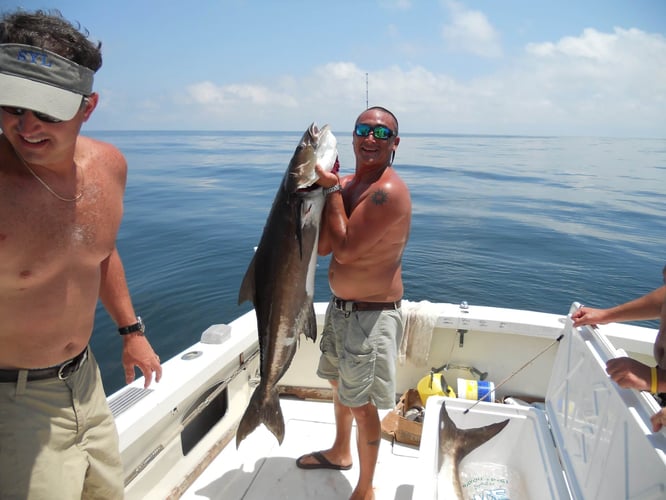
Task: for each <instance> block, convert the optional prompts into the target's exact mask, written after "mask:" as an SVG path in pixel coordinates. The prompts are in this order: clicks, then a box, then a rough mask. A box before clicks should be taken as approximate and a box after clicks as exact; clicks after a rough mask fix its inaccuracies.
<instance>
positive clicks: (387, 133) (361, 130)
mask: <svg viewBox="0 0 666 500" xmlns="http://www.w3.org/2000/svg"><path fill="white" fill-rule="evenodd" d="M370 132H372V135H373V137H374V138H375V139H381V140H383V141H386V140H388V138H389V137H393V135H394V134H393V130H391V129H390V128H388V127H387V126H386V125H374V126H373V125H368V124H367V123H357V124H356V127H355V128H354V135H356V136H358V137H368V136H369V135H370Z"/></svg>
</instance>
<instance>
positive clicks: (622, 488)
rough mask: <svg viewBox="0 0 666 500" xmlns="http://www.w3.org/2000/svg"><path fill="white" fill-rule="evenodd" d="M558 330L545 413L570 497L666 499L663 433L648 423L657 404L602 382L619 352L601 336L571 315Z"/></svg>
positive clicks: (665, 439) (606, 380)
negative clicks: (577, 324)
mask: <svg viewBox="0 0 666 500" xmlns="http://www.w3.org/2000/svg"><path fill="white" fill-rule="evenodd" d="M577 307H578V304H576V303H574V304H573V305H572V308H571V311H570V312H572V311H573V310H575V309H576V308H577ZM563 333H564V337H563V339H562V340H561V341H560V346H559V348H558V352H557V355H556V357H555V364H554V366H553V372H552V374H551V378H550V382H549V386H548V392H547V394H546V413H547V414H548V419H549V421H550V425H551V428H552V433H553V437H554V439H555V444H556V446H557V448H558V454H559V455H560V459H561V460H562V464H563V466H564V472H565V475H566V477H567V481H568V482H569V487H570V488H571V493H572V495H573V497H574V498H576V499H583V498H641V499H643V498H645V499H647V498H655V499H656V498H660V499H663V498H665V497H666V431H665V430H664V429H662V430H661V431H660V432H657V433H653V432H652V425H651V423H650V416H651V415H652V414H654V413H655V412H657V411H659V405H657V403H656V401H655V400H654V398H653V397H652V396H651V395H650V394H647V393H643V392H640V391H636V390H632V389H622V388H620V387H619V386H618V385H617V384H615V383H614V382H613V381H612V380H611V379H610V377H608V375H607V374H606V361H607V360H609V359H611V358H615V357H618V356H623V355H625V353H624V352H622V351H618V350H616V349H615V348H614V347H613V345H612V344H611V343H610V341H609V340H608V339H607V338H606V337H605V336H604V335H603V334H602V333H601V332H599V331H598V330H596V329H594V328H591V327H581V328H574V327H573V323H572V320H571V317H570V315H569V317H568V318H567V321H566V324H565V327H564V330H563Z"/></svg>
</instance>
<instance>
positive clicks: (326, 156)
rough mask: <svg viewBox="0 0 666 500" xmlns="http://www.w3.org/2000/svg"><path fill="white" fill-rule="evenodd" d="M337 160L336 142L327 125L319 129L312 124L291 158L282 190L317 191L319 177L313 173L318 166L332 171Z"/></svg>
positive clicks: (291, 191) (292, 191)
mask: <svg viewBox="0 0 666 500" xmlns="http://www.w3.org/2000/svg"><path fill="white" fill-rule="evenodd" d="M337 158H338V141H337V139H336V138H335V136H334V135H333V132H331V128H330V127H329V126H328V125H324V126H323V127H321V128H318V127H317V124H316V122H313V123H312V124H311V125H310V126H309V127H308V129H307V130H306V131H305V133H304V134H303V137H301V140H300V141H299V143H298V145H297V146H296V150H295V151H294V155H293V156H292V157H291V161H290V162H289V167H288V168H287V174H286V175H285V178H284V188H285V190H286V191H287V192H288V193H295V192H297V191H308V190H314V189H317V188H318V187H319V186H317V185H316V184H315V183H316V182H317V181H318V180H319V176H318V175H317V172H316V171H315V166H316V165H317V164H318V165H319V166H320V167H321V168H322V169H324V170H325V171H327V172H330V171H331V170H333V166H334V165H335V162H336V160H337Z"/></svg>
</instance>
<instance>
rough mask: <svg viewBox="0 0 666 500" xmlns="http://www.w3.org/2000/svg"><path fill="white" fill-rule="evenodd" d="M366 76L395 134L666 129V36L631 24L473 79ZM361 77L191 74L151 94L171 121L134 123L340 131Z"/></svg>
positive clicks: (319, 72)
mask: <svg viewBox="0 0 666 500" xmlns="http://www.w3.org/2000/svg"><path fill="white" fill-rule="evenodd" d="M368 76H369V84H368V90H369V104H370V105H375V104H378V105H383V106H386V107H388V108H389V109H391V110H392V111H394V112H395V113H396V115H397V116H398V118H399V120H400V128H401V131H403V132H440V133H488V134H528V135H529V134H532V135H534V134H537V135H539V134H552V135H558V134H561V135H614V136H650V137H666V125H664V123H665V122H666V120H664V117H666V39H665V38H664V37H663V36H661V35H655V34H649V33H645V32H643V31H640V30H637V29H620V28H616V29H614V30H613V31H612V32H610V33H603V32H600V31H597V30H594V29H587V30H585V31H584V32H582V33H581V34H580V35H579V36H567V37H564V38H562V39H560V40H556V41H546V42H543V43H538V44H536V43H534V44H529V45H527V46H526V47H525V50H524V52H523V53H522V54H520V55H519V56H518V57H516V58H515V59H511V60H509V59H505V60H503V66H502V67H501V69H495V70H492V72H490V73H487V74H485V75H482V76H480V77H477V78H474V79H461V78H457V77H455V76H453V75H451V74H447V73H441V72H434V71H432V70H430V69H429V68H427V67H424V66H420V65H414V66H401V65H398V64H395V65H392V66H388V67H384V68H379V69H373V70H371V71H370V72H369V75H368ZM365 78H366V70H365V69H363V68H361V67H359V66H358V65H356V64H354V63H351V62H344V61H343V62H330V63H325V64H321V65H319V66H316V67H313V68H312V70H311V71H310V72H309V73H308V74H306V75H304V76H299V77H295V76H292V75H284V76H282V77H279V78H274V79H273V80H272V81H270V83H262V82H248V83H243V84H242V83H233V84H225V85H218V84H216V83H215V82H214V81H201V82H196V83H193V84H191V85H189V86H188V87H187V88H186V89H185V91H184V92H181V93H180V95H178V96H174V97H173V98H172V99H169V101H170V104H167V102H168V101H167V97H158V96H154V98H155V100H156V101H159V102H160V104H161V105H162V106H161V108H162V109H166V110H169V113H170V117H174V118H173V120H172V121H171V120H166V118H167V117H165V116H160V115H159V114H158V113H151V114H146V113H143V114H142V116H141V120H142V121H141V123H145V122H144V120H146V119H152V120H154V121H155V123H154V124H153V128H163V127H164V126H165V123H173V127H180V128H191V129H218V130H219V129H222V130H224V129H227V130H228V129H247V130H301V129H303V128H304V127H305V126H307V124H309V123H310V121H313V120H314V121H317V122H319V123H330V124H331V125H332V127H333V128H334V130H348V129H349V127H350V123H351V122H352V121H353V119H354V118H355V116H356V115H357V114H358V113H359V112H360V111H361V110H362V109H363V108H364V107H365V102H366V87H365ZM115 102H119V101H118V100H116V101H115ZM135 108H136V109H135V110H132V111H133V112H134V111H136V112H137V114H138V112H139V111H140V110H141V109H140V106H138V105H137V106H135ZM128 114H129V115H131V114H132V113H128ZM124 116H126V117H127V115H124ZM129 119H130V120H131V118H129ZM134 122H135V123H138V122H139V120H138V119H134ZM145 126H146V127H150V124H148V123H146V125H145Z"/></svg>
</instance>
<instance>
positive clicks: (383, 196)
mask: <svg viewBox="0 0 666 500" xmlns="http://www.w3.org/2000/svg"><path fill="white" fill-rule="evenodd" d="M370 199H371V200H372V202H373V203H374V204H375V205H383V204H384V203H386V202H387V201H388V193H387V192H386V191H383V190H382V189H378V190H377V191H375V192H374V193H372V196H371V197H370Z"/></svg>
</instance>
